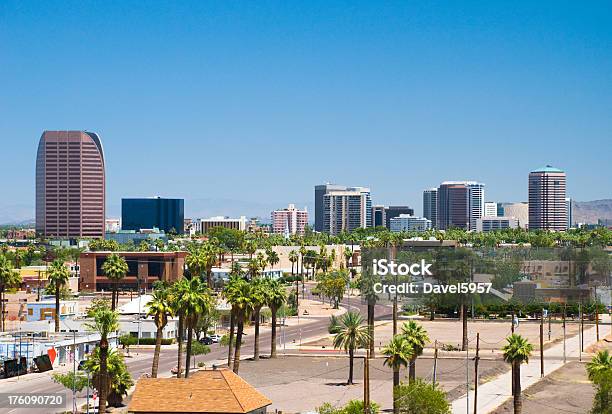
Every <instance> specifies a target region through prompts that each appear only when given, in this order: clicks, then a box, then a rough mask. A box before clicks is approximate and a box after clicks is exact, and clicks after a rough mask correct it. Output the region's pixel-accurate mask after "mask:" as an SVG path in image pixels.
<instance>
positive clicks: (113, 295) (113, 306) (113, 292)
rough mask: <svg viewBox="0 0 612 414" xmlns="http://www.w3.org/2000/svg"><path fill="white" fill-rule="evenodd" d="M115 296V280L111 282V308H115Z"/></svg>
mask: <svg viewBox="0 0 612 414" xmlns="http://www.w3.org/2000/svg"><path fill="white" fill-rule="evenodd" d="M115 296H117V285H116V282H115V283H113V291H112V292H111V310H115V307H116V303H115Z"/></svg>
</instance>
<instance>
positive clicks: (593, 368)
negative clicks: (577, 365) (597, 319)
mask: <svg viewBox="0 0 612 414" xmlns="http://www.w3.org/2000/svg"><path fill="white" fill-rule="evenodd" d="M586 370H587V374H588V376H589V380H590V381H591V382H592V383H593V384H595V385H597V388H598V390H597V393H596V395H595V402H594V404H593V410H592V412H603V409H605V408H606V407H610V405H611V404H612V401H610V395H611V392H610V391H611V390H610V387H612V355H611V354H610V352H609V351H608V350H607V349H606V350H603V351H599V352H598V353H597V355H595V356H594V357H593V359H592V360H591V361H590V362H589V363H588V364H587V366H586Z"/></svg>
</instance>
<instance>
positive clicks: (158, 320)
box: [147, 283, 172, 378]
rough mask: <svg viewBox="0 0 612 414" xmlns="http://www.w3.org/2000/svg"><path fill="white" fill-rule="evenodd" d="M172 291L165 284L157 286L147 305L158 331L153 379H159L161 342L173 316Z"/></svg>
mask: <svg viewBox="0 0 612 414" xmlns="http://www.w3.org/2000/svg"><path fill="white" fill-rule="evenodd" d="M169 296H170V291H169V289H168V287H167V286H166V285H165V284H163V283H160V284H157V285H156V286H155V289H154V290H153V297H152V298H151V301H150V302H149V303H148V305H147V308H148V310H147V315H148V316H151V317H153V321H154V322H155V327H156V328H157V331H156V333H155V352H154V353H153V365H152V366H151V377H153V378H157V371H158V369H159V354H160V352H161V342H162V338H163V332H164V328H165V327H166V325H167V324H168V317H169V316H170V315H172V306H171V305H170V298H169Z"/></svg>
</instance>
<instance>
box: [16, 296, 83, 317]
mask: <svg viewBox="0 0 612 414" xmlns="http://www.w3.org/2000/svg"><path fill="white" fill-rule="evenodd" d="M25 308H26V312H25V317H26V320H27V321H29V322H33V321H52V320H55V299H45V300H41V301H40V302H27V303H26V304H25ZM78 313H79V301H78V300H63V299H62V300H60V314H59V317H60V319H66V318H68V317H74V316H76V315H77V314H78Z"/></svg>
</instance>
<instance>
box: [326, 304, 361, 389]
mask: <svg viewBox="0 0 612 414" xmlns="http://www.w3.org/2000/svg"><path fill="white" fill-rule="evenodd" d="M369 340H370V335H369V333H368V327H367V326H365V325H363V318H362V317H361V315H360V314H359V313H357V312H347V313H345V314H344V315H342V318H341V319H340V332H338V333H337V334H336V335H335V336H334V348H336V349H337V348H342V349H344V351H345V352H348V354H349V376H348V381H347V384H348V385H352V384H353V363H354V359H355V358H354V357H355V350H356V349H359V348H363V347H366V346H367V344H368V342H369Z"/></svg>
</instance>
